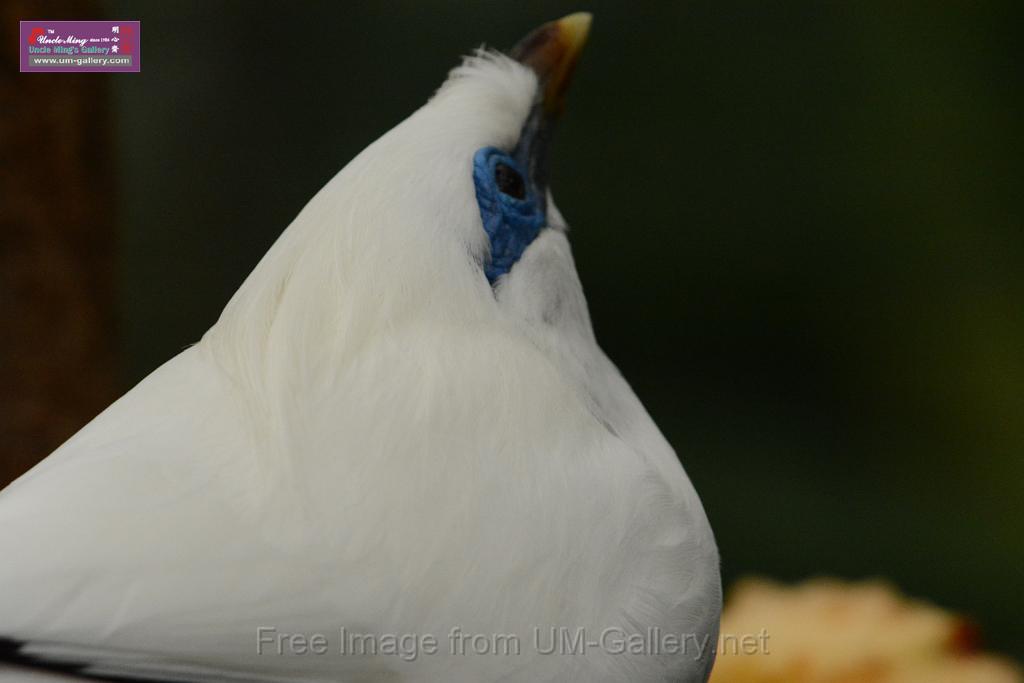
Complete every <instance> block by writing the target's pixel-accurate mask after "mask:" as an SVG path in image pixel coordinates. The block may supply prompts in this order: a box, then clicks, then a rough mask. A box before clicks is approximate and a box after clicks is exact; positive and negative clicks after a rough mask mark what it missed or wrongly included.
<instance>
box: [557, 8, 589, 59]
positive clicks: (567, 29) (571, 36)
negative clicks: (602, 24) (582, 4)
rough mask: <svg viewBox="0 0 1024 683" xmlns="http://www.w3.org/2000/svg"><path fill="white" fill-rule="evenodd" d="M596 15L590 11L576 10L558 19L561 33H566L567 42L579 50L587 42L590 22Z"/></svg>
mask: <svg viewBox="0 0 1024 683" xmlns="http://www.w3.org/2000/svg"><path fill="white" fill-rule="evenodd" d="M593 20H594V15H593V14H591V13H590V12H574V13H572V14H569V15H567V16H564V17H562V18H561V19H559V20H557V21H556V22H555V24H556V25H557V26H558V29H559V33H560V34H562V35H564V36H565V38H566V42H568V43H569V45H571V46H572V48H575V50H574V51H578V50H579V49H580V48H582V47H583V44H584V43H585V42H587V35H589V34H590V24H591V23H592V22H593Z"/></svg>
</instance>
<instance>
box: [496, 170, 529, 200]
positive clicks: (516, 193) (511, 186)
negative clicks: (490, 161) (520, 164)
mask: <svg viewBox="0 0 1024 683" xmlns="http://www.w3.org/2000/svg"><path fill="white" fill-rule="evenodd" d="M494 182H495V184H497V186H498V189H499V190H501V191H502V192H503V193H504V194H507V195H508V196H509V197H515V198H516V199H526V185H525V183H523V177H522V176H521V175H519V173H518V172H517V171H516V170H515V169H514V168H512V167H511V166H509V165H508V164H502V163H498V164H495V166H494Z"/></svg>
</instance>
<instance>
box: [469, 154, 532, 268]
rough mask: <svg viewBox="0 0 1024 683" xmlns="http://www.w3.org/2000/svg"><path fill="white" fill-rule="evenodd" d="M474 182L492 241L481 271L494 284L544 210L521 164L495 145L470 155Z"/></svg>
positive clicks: (522, 248) (527, 240) (519, 251)
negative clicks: (487, 257)
mask: <svg viewBox="0 0 1024 683" xmlns="http://www.w3.org/2000/svg"><path fill="white" fill-rule="evenodd" d="M473 183H474V185H475V186H476V202H477V204H478V205H479V207H480V218H481V219H483V224H484V232H486V233H487V237H488V239H489V240H490V242H491V258H490V260H489V261H488V262H487V263H485V264H484V274H485V275H486V276H487V281H488V282H490V283H491V285H492V286H493V285H494V283H495V282H496V281H497V280H498V278H500V277H501V276H502V275H504V274H506V273H507V272H509V271H510V270H511V269H512V266H513V265H515V263H516V261H518V260H519V257H520V256H522V255H523V252H524V251H526V248H527V247H528V246H530V243H531V242H533V240H534V239H535V238H536V237H537V235H538V234H539V233H540V231H541V228H543V227H544V223H545V216H544V210H543V208H542V206H541V202H540V201H539V198H538V197H537V196H536V193H535V192H534V190H533V189H532V188H531V187H530V183H529V182H528V181H527V179H526V174H525V173H524V171H523V168H522V166H521V165H520V164H519V163H518V162H517V161H516V160H515V159H513V158H512V157H511V156H510V155H509V154H508V152H504V151H502V150H500V149H498V148H496V147H484V148H483V149H480V150H478V151H477V153H476V154H475V155H473Z"/></svg>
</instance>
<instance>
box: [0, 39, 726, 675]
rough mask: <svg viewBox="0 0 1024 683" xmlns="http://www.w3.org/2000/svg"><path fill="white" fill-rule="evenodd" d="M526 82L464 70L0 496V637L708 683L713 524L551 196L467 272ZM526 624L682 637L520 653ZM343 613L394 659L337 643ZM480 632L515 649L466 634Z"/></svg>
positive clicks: (172, 664)
mask: <svg viewBox="0 0 1024 683" xmlns="http://www.w3.org/2000/svg"><path fill="white" fill-rule="evenodd" d="M537 88H538V82H537V77H536V76H535V75H534V73H533V72H532V71H531V70H530V69H528V68H525V67H523V66H521V65H519V64H517V63H516V62H514V61H512V60H510V59H508V58H505V57H502V56H498V55H494V54H483V53H482V54H478V55H476V56H474V57H471V58H469V59H467V61H466V62H465V63H464V64H463V65H462V66H461V67H459V68H458V69H456V70H455V71H453V73H452V76H451V77H450V78H449V80H448V82H447V83H446V84H445V86H444V87H443V88H442V89H441V90H440V91H439V93H438V94H437V95H436V96H435V97H434V98H433V99H432V100H431V101H430V102H429V103H428V104H427V105H425V106H424V107H423V108H421V109H420V110H419V111H417V112H416V113H414V114H413V115H412V116H411V117H410V118H409V119H407V120H406V121H404V122H403V123H401V124H400V125H398V126H397V127H396V128H394V129H393V130H392V131H390V132H389V133H387V134H386V135H384V136H383V137H382V138H380V139H379V140H378V141H377V142H375V143H374V144H373V145H371V146H370V147H369V148H367V149H366V150H365V151H364V152H363V153H361V154H360V155H359V156H358V157H357V158H356V159H354V160H353V161H352V162H351V163H350V164H349V165H348V166H346V167H345V169H343V170H342V171H341V172H340V173H339V174H338V175H337V176H336V177H335V178H334V179H333V180H331V181H330V182H329V183H328V184H327V186H326V187H324V189H323V190H322V191H321V192H320V193H318V194H317V195H316V196H315V197H314V198H313V200H311V201H310V203H309V204H308V205H307V206H306V207H305V208H304V209H303V211H302V212H301V213H300V214H299V216H298V217H297V218H296V220H295V221H294V222H293V224H292V225H291V226H290V227H289V228H288V229H287V230H286V231H285V232H284V233H283V235H282V236H281V238H280V239H279V240H278V242H277V243H276V244H275V245H274V246H273V247H272V248H271V250H270V251H269V252H268V253H267V255H266V256H265V257H264V258H263V260H262V261H261V262H260V264H259V265H258V266H257V268H256V269H255V270H254V272H253V273H252V274H251V275H250V277H249V278H248V279H247V280H246V282H245V283H244V284H243V285H242V287H241V288H240V289H239V291H238V292H237V293H236V294H235V296H234V297H233V298H232V300H231V302H230V303H229V304H228V306H227V308H226V309H225V311H224V313H223V315H222V316H221V318H220V320H219V321H218V322H217V324H216V325H215V326H214V327H213V328H212V329H211V330H210V331H209V332H208V333H207V334H206V335H205V336H204V337H203V339H202V340H201V341H200V342H199V343H198V344H197V345H195V346H193V347H191V348H189V349H187V350H186V351H184V352H183V353H181V354H180V355H178V356H177V357H176V358H174V359H172V360H171V361H169V362H168V363H166V364H165V365H164V366H163V367H161V368H159V369H158V370H156V371H155V372H154V373H153V374H152V375H150V376H149V377H148V378H146V379H145V380H144V381H143V382H141V383H140V384H139V385H138V386H136V387H135V388H134V389H133V390H131V391H130V392H129V393H128V394H126V395H125V396H124V397H122V398H121V399H120V400H119V401H117V402H116V403H114V404H113V405H112V406H111V407H110V408H108V409H107V410H106V411H105V412H104V413H102V414H101V415H100V416H99V417H97V418H96V419H95V420H94V421H93V422H91V423H90V424H89V425H87V426H86V427H85V428H84V429H82V431H81V432H79V433H78V434H77V435H75V436H74V437H73V438H72V439H70V440H69V441H68V442H67V443H65V444H64V445H63V446H62V447H61V448H59V449H58V450H57V451H56V452H54V453H53V454H52V455H51V456H50V457H48V458H47V459H46V460H44V461H43V462H42V463H40V464H39V465H38V466H37V467H35V468H34V469H33V470H32V471H30V472H29V473H28V474H26V475H25V476H23V477H22V478H21V479H19V480H18V481H16V482H15V483H14V484H12V485H11V486H10V487H8V489H6V490H5V491H4V492H3V493H2V495H0V558H3V560H2V561H0V636H3V637H6V638H11V639H15V640H17V641H20V642H26V643H29V645H28V646H27V647H26V649H25V652H27V653H29V654H33V653H34V654H36V655H38V656H40V657H46V658H54V659H59V660H65V661H75V662H85V663H87V664H88V665H89V666H90V667H92V668H90V669H87V671H91V672H92V673H104V672H106V673H110V672H111V671H115V672H117V671H120V672H130V673H131V674H132V675H136V676H139V677H144V675H153V676H162V677H163V678H162V680H325V681H327V680H331V681H374V682H376V681H387V682H394V683H398V682H401V683H414V682H415V683H420V682H423V683H432V682H437V681H447V682H452V683H456V682H461V681H465V682H467V683H468V682H471V681H472V682H474V683H479V682H481V681H499V680H500V681H509V682H512V681H523V682H527V681H529V682H530V683H536V682H538V681H587V682H595V681H621V680H629V681H634V682H638V681H686V682H690V681H695V682H696V681H703V680H705V678H706V675H707V673H708V672H709V670H710V662H711V660H712V658H713V655H709V654H708V652H707V649H706V648H707V647H711V646H712V645H713V643H714V639H715V637H716V634H717V620H718V615H719V610H720V601H721V591H720V586H719V575H718V555H717V551H716V547H715V543H714V539H713V536H712V533H711V530H710V527H709V525H708V522H707V519H706V517H705V514H704V511H703V509H702V507H701V504H700V501H699V499H698V497H697V495H696V493H695V491H694V490H693V488H692V486H691V484H690V482H689V480H688V479H687V477H686V475H685V473H684V472H683V470H682V467H681V466H680V464H679V461H678V459H677V458H676V456H675V454H674V452H673V451H672V449H671V447H670V446H669V445H668V443H667V442H666V441H665V439H664V438H663V437H662V435H661V434H660V432H659V431H658V429H657V427H656V426H655V425H654V423H653V422H652V421H651V419H650V418H649V416H648V415H647V413H646V412H645V411H644V409H643V407H642V406H641V404H640V402H639V401H638V399H637V398H636V396H635V395H634V394H633V392H632V391H631V390H630V388H629V386H628V385H627V384H626V382H625V381H624V380H623V379H622V377H621V376H620V374H619V373H618V371H617V370H616V368H615V367H614V365H613V364H612V363H611V362H610V361H609V360H608V359H607V358H606V356H605V355H604V354H603V353H602V352H601V350H600V349H599V347H598V346H597V343H596V341H595V339H594V335H593V332H592V329H591V325H590V321H589V318H588V315H587V307H586V302H585V299H584V297H583V292H582V288H581V286H580V283H579V280H578V277H577V275H576V271H575V266H574V264H573V262H572V257H571V253H570V250H569V244H568V240H567V238H566V234H565V226H564V223H563V222H562V220H561V217H560V215H558V212H557V210H556V209H554V206H553V205H551V206H550V207H549V225H548V227H547V228H546V229H544V230H543V231H542V232H541V233H540V235H539V236H538V237H537V238H536V239H535V240H534V241H533V242H532V243H531V244H530V245H529V247H528V248H527V249H526V251H525V252H524V253H523V255H522V258H521V259H520V260H519V261H518V262H517V263H516V264H515V266H514V268H513V270H512V271H511V272H510V273H509V274H508V275H507V276H506V277H504V278H503V279H502V280H500V281H499V282H498V283H497V285H496V287H495V288H493V289H492V288H491V287H490V286H489V285H488V283H487V281H486V280H484V279H483V277H482V275H481V271H480V267H479V263H481V262H482V260H483V259H486V258H487V250H488V245H487V236H486V235H485V234H484V232H483V231H482V230H481V223H480V221H481V219H480V213H479V210H478V207H477V204H476V201H475V199H474V190H473V179H472V177H471V174H470V173H469V172H468V171H467V168H468V162H467V159H471V158H472V155H473V153H474V151H475V150H477V149H479V148H481V147H485V146H488V145H491V146H496V147H510V146H512V145H514V144H515V142H516V137H517V136H518V134H519V131H520V129H521V128H522V126H523V122H524V120H525V119H526V117H527V115H528V113H529V110H530V107H531V106H532V103H533V101H534V98H535V93H536V92H537ZM552 628H556V629H563V628H564V629H567V630H569V631H571V632H577V631H578V630H580V629H582V631H583V632H584V633H585V635H586V638H587V639H593V640H597V639H599V638H601V637H602V634H605V639H606V640H607V634H608V633H609V632H611V633H612V634H613V636H614V634H617V633H619V631H616V630H615V629H620V630H621V633H622V634H630V633H638V634H646V635H647V636H650V635H651V633H652V629H654V632H656V633H666V634H677V635H682V636H683V637H687V636H688V634H692V637H693V638H694V639H695V640H694V642H692V643H690V644H689V645H688V647H687V648H686V652H685V653H678V652H674V653H669V654H665V653H655V652H652V651H651V650H650V648H651V647H653V648H655V649H663V647H662V646H663V644H659V643H647V645H648V646H649V647H648V648H647V649H645V650H644V651H643V652H634V653H630V652H619V651H617V649H615V648H614V647H613V646H614V644H615V643H618V642H619V641H618V640H615V641H614V643H611V644H609V643H608V642H604V643H602V644H601V646H600V647H595V648H587V651H586V654H585V655H583V656H580V655H578V654H577V655H572V654H569V653H558V652H556V653H553V654H544V653H543V652H542V651H541V650H543V649H544V646H546V645H548V644H549V641H550V639H551V631H550V629H552ZM342 629H345V631H344V633H348V634H375V636H376V638H377V639H378V640H377V643H378V645H379V644H380V642H382V641H381V640H380V638H383V637H385V636H387V635H388V634H390V635H394V636H395V637H403V638H405V639H406V640H405V641H404V642H405V644H406V649H405V651H404V652H405V656H402V655H401V654H399V655H396V654H387V653H381V652H378V653H377V654H376V655H369V654H366V655H361V654H353V652H352V651H353V650H355V649H356V648H354V647H350V648H349V651H348V652H346V653H345V654H342V653H341V650H342V648H343V647H344V646H345V643H344V642H342V641H343V640H344V633H343V632H342ZM453 630H457V632H458V633H461V634H465V636H466V639H464V640H463V641H462V651H461V652H460V651H459V650H460V648H459V647H458V642H457V641H456V640H453V636H452V634H453ZM291 634H295V635H302V636H304V637H307V638H310V637H313V636H315V635H322V636H324V637H325V639H326V641H327V643H328V646H327V647H328V651H327V652H325V653H320V654H318V653H312V652H306V653H299V652H296V651H295V650H296V649H297V648H296V647H295V645H296V643H297V642H301V641H298V640H296V639H294V638H291V637H290V635H291ZM499 635H505V636H508V638H507V639H506V641H505V642H507V643H511V644H513V645H514V643H516V642H518V643H519V651H518V652H511V651H507V652H505V651H503V652H490V651H489V652H486V653H482V654H475V653H474V644H475V643H474V641H472V640H468V638H470V637H472V638H475V639H476V641H475V642H476V643H480V642H483V641H482V640H480V638H485V637H486V638H490V639H491V641H492V642H494V643H495V644H496V649H497V647H498V644H499V643H500V642H501V641H500V639H496V638H495V637H496V636H499ZM477 636H479V638H477ZM414 638H415V639H416V644H417V648H418V649H419V650H421V651H419V652H418V653H417V654H416V656H415V657H411V656H409V652H408V649H409V646H410V645H411V643H412V639H414ZM427 638H434V639H436V641H437V651H436V652H426V651H423V650H426V649H429V648H424V643H425V642H429V641H426V640H425V639H427ZM700 638H703V639H704V643H703V645H704V646H706V647H705V648H699V647H698V646H699V645H700V643H699V642H698V641H699V639H700ZM709 639H710V642H708V640H709ZM363 642H364V644H366V643H368V642H369V639H364V641H363ZM505 647H506V649H507V648H508V647H510V646H505ZM477 649H478V648H477ZM610 649H615V651H609V650H610ZM698 649H700V650H701V651H698ZM698 655H703V656H700V657H698ZM214 672H217V673H214ZM170 674H174V676H171V675H170ZM175 676H176V677H175ZM232 676H235V677H236V678H231V677H232ZM0 680H3V679H0Z"/></svg>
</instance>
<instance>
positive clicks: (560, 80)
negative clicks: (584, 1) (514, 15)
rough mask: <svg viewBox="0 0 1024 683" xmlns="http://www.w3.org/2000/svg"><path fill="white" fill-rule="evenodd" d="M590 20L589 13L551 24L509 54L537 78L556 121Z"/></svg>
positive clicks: (587, 32)
mask: <svg viewBox="0 0 1024 683" xmlns="http://www.w3.org/2000/svg"><path fill="white" fill-rule="evenodd" d="M591 19H592V16H591V14H590V13H589V12H576V13H575V14H570V15H569V16H566V17H562V18H561V19H557V20H555V21H549V22H548V23H546V24H544V25H543V26H541V27H539V28H537V29H535V30H534V31H533V32H532V33H530V34H529V35H527V36H526V37H525V38H523V39H522V40H520V41H519V43H518V44H516V46H515V47H514V48H512V51H511V52H510V53H509V56H511V57H512V58H513V59H515V60H516V61H518V62H519V63H520V64H523V65H525V66H528V67H530V68H531V69H533V71H534V73H536V74H537V79H538V80H539V81H540V84H541V90H542V93H543V100H544V109H545V113H546V114H547V115H548V116H552V117H557V116H559V115H560V114H561V113H562V111H563V110H564V109H565V93H566V91H567V90H568V89H569V82H570V81H571V80H572V73H573V71H574V70H575V68H576V62H577V61H578V60H579V56H580V52H582V51H583V45H584V44H585V43H586V42H587V34H589V33H590V22H591Z"/></svg>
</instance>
